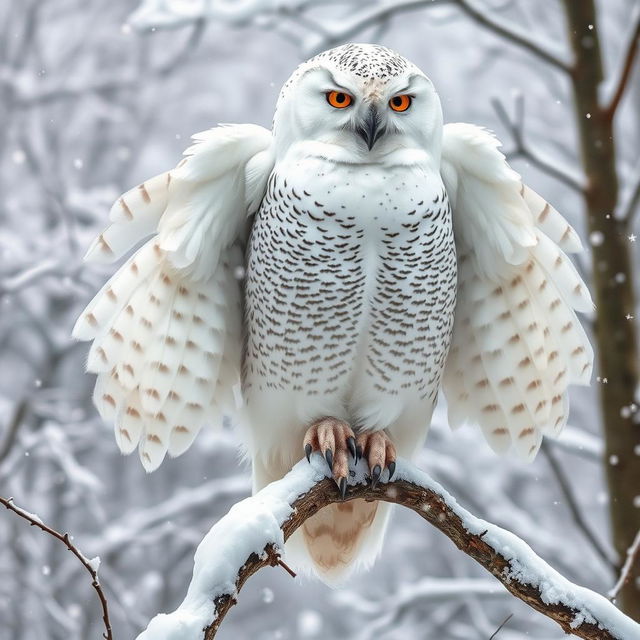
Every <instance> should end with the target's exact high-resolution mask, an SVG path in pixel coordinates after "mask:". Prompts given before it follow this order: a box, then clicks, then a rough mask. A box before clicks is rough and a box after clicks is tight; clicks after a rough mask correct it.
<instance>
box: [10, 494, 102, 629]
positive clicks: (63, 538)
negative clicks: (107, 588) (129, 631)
mask: <svg viewBox="0 0 640 640" xmlns="http://www.w3.org/2000/svg"><path fill="white" fill-rule="evenodd" d="M0 504H2V505H4V506H5V507H6V508H7V509H9V511H13V513H15V514H16V515H18V516H19V517H21V518H22V519H23V520H26V521H27V522H28V523H29V524H30V525H31V526H32V527H38V529H40V530H42V531H44V532H45V533H48V534H49V535H50V536H53V537H54V538H56V540H60V542H63V543H64V544H65V545H66V547H67V549H69V551H71V553H73V555H74V556H75V557H76V558H78V560H80V562H81V563H82V566H83V567H84V568H85V569H86V570H87V571H88V572H89V574H90V575H91V586H92V587H93V588H94V589H95V590H96V593H97V594H98V598H99V600H100V606H101V607H102V621H103V623H104V629H105V631H104V633H103V634H102V637H103V638H105V640H113V634H112V631H111V621H110V620H109V608H108V605H107V598H106V596H105V594H104V591H103V590H102V585H101V584H100V580H99V579H98V568H99V567H100V558H99V557H98V556H96V557H95V558H87V557H86V556H85V555H84V554H83V553H82V552H81V551H80V550H79V549H78V547H76V546H75V544H73V542H72V541H71V536H70V535H69V534H68V533H59V532H58V531H56V530H55V529H52V528H51V527H49V526H48V525H46V524H45V523H44V522H42V520H41V519H40V518H39V517H38V516H37V515H35V514H34V513H29V512H28V511H26V510H25V509H22V508H20V507H18V506H16V505H15V504H14V503H13V498H3V497H1V496H0Z"/></svg>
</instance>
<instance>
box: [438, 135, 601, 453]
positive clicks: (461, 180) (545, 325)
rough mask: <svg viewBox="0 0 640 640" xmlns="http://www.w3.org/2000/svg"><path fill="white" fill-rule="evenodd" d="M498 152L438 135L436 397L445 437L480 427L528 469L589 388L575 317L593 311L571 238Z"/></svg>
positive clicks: (479, 140)
mask: <svg viewBox="0 0 640 640" xmlns="http://www.w3.org/2000/svg"><path fill="white" fill-rule="evenodd" d="M498 147H499V142H498V141H497V140H496V139H495V138H494V137H493V136H492V135H491V134H490V133H488V132H487V131H485V130H483V129H481V128H479V127H475V126H473V125H468V124H449V125H446V126H445V128H444V140H443V157H442V167H441V174H442V178H443V180H444V182H445V186H446V189H447V192H448V194H449V197H450V201H451V206H452V210H453V221H454V232H455V238H456V249H457V252H458V300H457V306H456V314H455V323H454V330H453V339H452V343H451V349H450V352H449V357H448V360H447V364H446V369H445V374H444V380H443V388H444V392H445V395H446V398H447V403H448V406H449V421H450V424H451V426H452V427H457V426H459V425H460V424H462V423H463V422H466V421H468V422H474V423H477V424H479V425H480V427H481V428H482V431H483V433H484V435H485V437H486V439H487V440H488V442H489V444H490V445H491V447H492V448H493V449H494V450H495V451H497V452H503V451H505V450H507V449H508V448H509V447H510V446H511V445H513V447H514V448H515V450H516V452H517V453H518V454H519V455H520V456H521V457H523V458H525V459H528V460H531V459H533V457H535V455H536V453H537V451H538V448H539V447H540V443H541V441H542V436H543V434H545V433H549V434H557V433H558V432H559V431H560V430H561V429H562V427H563V426H564V424H565V423H566V420H567V414H568V411H569V401H568V395H567V387H568V385H569V384H570V383H574V384H585V385H586V384H589V381H590V378H591V371H592V364H593V350H592V348H591V345H590V343H589V340H588V339H587V336H586V335H585V332H584V330H583V328H582V326H581V324H580V321H579V320H578V318H577V317H576V313H575V312H576V311H582V312H585V311H590V310H592V309H593V303H592V301H591V297H590V295H589V291H588V290H587V287H586V285H585V284H584V282H583V281H582V279H581V278H580V276H579V275H578V272H577V271H576V269H575V268H574V266H573V264H572V263H571V261H570V260H569V258H568V257H567V255H566V252H575V251H580V250H581V248H582V247H581V244H580V240H579V239H578V236H577V234H576V233H575V231H574V230H573V229H572V228H571V226H570V225H569V224H568V223H567V222H566V220H565V219H564V218H563V217H562V216H561V215H560V214H559V213H558V212H557V211H556V210H555V209H554V208H553V207H551V205H549V203H547V202H546V201H545V200H543V199H542V198H541V197H540V196H539V195H538V194H536V193H535V192H534V191H532V190H531V189H529V188H528V187H527V186H525V185H524V184H523V183H522V182H521V180H520V176H519V175H518V174H517V173H516V172H515V171H513V170H512V169H511V168H510V167H509V166H508V165H507V163H506V162H505V158H504V156H503V155H502V154H501V153H500V151H498Z"/></svg>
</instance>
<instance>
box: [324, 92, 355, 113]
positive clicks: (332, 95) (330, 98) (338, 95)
mask: <svg viewBox="0 0 640 640" xmlns="http://www.w3.org/2000/svg"><path fill="white" fill-rule="evenodd" d="M327 102H328V103H329V104H330V105H331V106H332V107H335V108H336V109H344V108H345V107H348V106H349V105H350V104H351V103H352V102H353V98H352V97H351V96H350V95H349V94H348V93H343V92H342V91H329V93H327Z"/></svg>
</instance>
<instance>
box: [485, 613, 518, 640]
mask: <svg viewBox="0 0 640 640" xmlns="http://www.w3.org/2000/svg"><path fill="white" fill-rule="evenodd" d="M511 618H513V613H510V614H509V615H508V616H507V617H506V618H505V619H504V620H503V621H502V622H501V623H500V626H499V627H498V628H497V629H496V630H495V631H494V632H493V633H492V634H491V637H490V638H489V640H493V639H494V638H495V637H496V636H497V635H498V634H499V633H500V630H501V629H503V628H504V625H505V624H507V622H509V620H511Z"/></svg>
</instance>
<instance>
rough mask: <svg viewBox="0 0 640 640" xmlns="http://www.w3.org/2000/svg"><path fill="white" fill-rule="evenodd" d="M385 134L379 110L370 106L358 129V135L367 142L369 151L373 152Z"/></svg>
mask: <svg viewBox="0 0 640 640" xmlns="http://www.w3.org/2000/svg"><path fill="white" fill-rule="evenodd" d="M384 132H385V128H384V126H382V125H381V123H380V114H379V113H378V109H377V107H376V106H375V105H374V104H372V105H370V106H369V109H368V111H367V115H366V116H365V118H364V120H363V121H362V122H361V123H360V125H359V126H358V127H356V133H357V134H358V135H359V136H360V137H361V138H362V139H363V140H364V141H365V143H366V144H367V147H368V148H369V151H371V149H373V146H374V145H375V143H376V142H377V141H378V140H379V139H380V138H381V136H382V135H383V134H384Z"/></svg>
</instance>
